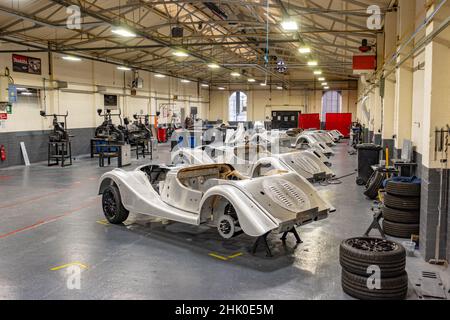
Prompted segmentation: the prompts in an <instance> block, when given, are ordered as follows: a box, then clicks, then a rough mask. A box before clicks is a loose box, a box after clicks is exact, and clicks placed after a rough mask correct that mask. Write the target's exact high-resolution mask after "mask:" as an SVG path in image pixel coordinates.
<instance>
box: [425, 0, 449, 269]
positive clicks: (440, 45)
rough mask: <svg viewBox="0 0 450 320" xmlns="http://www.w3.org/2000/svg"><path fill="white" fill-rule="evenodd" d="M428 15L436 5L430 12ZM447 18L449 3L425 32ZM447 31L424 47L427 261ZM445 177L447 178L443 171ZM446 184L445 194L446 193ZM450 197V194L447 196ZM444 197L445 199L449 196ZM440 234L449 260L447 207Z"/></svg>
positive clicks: (444, 108) (445, 93) (431, 247)
mask: <svg viewBox="0 0 450 320" xmlns="http://www.w3.org/2000/svg"><path fill="white" fill-rule="evenodd" d="M429 10H430V11H429V12H428V14H430V13H431V12H432V11H434V10H435V6H433V7H431V8H430V9H429ZM449 16H450V4H449V3H447V4H445V5H444V7H442V8H441V10H440V11H439V13H438V14H437V15H436V17H435V18H434V19H433V22H431V23H430V24H429V25H428V27H427V30H426V34H427V35H430V34H431V33H432V32H433V31H434V30H436V29H437V27H438V26H439V25H440V24H441V23H442V22H443V21H444V20H445V19H447V18H448V17H449ZM448 43H450V29H449V28H446V29H445V30H444V31H442V32H441V33H440V34H439V35H438V36H437V37H435V38H434V40H433V41H431V42H430V43H429V44H428V45H427V46H426V47H425V70H424V72H425V75H424V77H425V80H424V84H425V86H424V106H423V120H422V122H423V123H422V141H423V147H422V153H423V154H422V163H421V168H420V170H421V173H422V193H421V208H420V250H421V253H422V256H423V257H424V258H425V259H426V260H429V259H430V258H434V255H435V247H436V245H435V243H436V238H437V232H436V226H437V222H438V219H439V211H438V206H439V193H440V192H439V190H440V172H441V170H440V165H441V164H440V159H441V155H440V154H435V152H434V146H435V135H434V131H435V129H436V128H440V127H444V126H446V125H447V124H450V59H449V57H450V49H449V46H448ZM446 175H447V177H448V176H449V175H450V172H449V170H447V171H446ZM449 189H450V188H449V186H448V185H447V191H448V190H449ZM448 195H450V192H449V194H448ZM448 195H447V199H449V196H448ZM442 209H443V211H444V213H443V217H442V221H441V223H442V225H441V231H440V252H439V255H440V256H439V258H441V259H447V260H450V232H449V230H450V219H449V215H450V212H449V205H448V203H444V204H443V208H442Z"/></svg>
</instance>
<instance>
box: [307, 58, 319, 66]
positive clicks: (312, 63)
mask: <svg viewBox="0 0 450 320" xmlns="http://www.w3.org/2000/svg"><path fill="white" fill-rule="evenodd" d="M317 65H319V63H318V62H317V61H315V60H311V61H308V66H310V67H315V66H317Z"/></svg>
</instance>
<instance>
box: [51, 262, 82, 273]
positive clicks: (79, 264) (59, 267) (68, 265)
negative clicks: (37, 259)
mask: <svg viewBox="0 0 450 320" xmlns="http://www.w3.org/2000/svg"><path fill="white" fill-rule="evenodd" d="M70 266H79V267H80V268H82V269H87V268H88V267H87V266H86V265H84V264H82V263H81V262H72V263H67V264H63V265H62V266H58V267H54V268H51V269H50V270H51V271H57V270H61V269H64V268H67V267H70Z"/></svg>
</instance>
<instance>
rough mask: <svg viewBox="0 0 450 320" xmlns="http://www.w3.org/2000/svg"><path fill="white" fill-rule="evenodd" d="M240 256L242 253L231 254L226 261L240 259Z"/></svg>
mask: <svg viewBox="0 0 450 320" xmlns="http://www.w3.org/2000/svg"><path fill="white" fill-rule="evenodd" d="M242 255H243V253H242V252H238V253H235V254H233V255H231V256H228V259H233V258H237V257H240V256H242Z"/></svg>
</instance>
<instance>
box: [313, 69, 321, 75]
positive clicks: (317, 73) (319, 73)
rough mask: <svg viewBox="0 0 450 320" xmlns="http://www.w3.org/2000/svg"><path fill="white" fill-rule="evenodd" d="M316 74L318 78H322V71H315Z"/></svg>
mask: <svg viewBox="0 0 450 320" xmlns="http://www.w3.org/2000/svg"><path fill="white" fill-rule="evenodd" d="M314 74H315V75H316V76H320V75H321V74H322V71H321V70H315V71H314Z"/></svg>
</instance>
